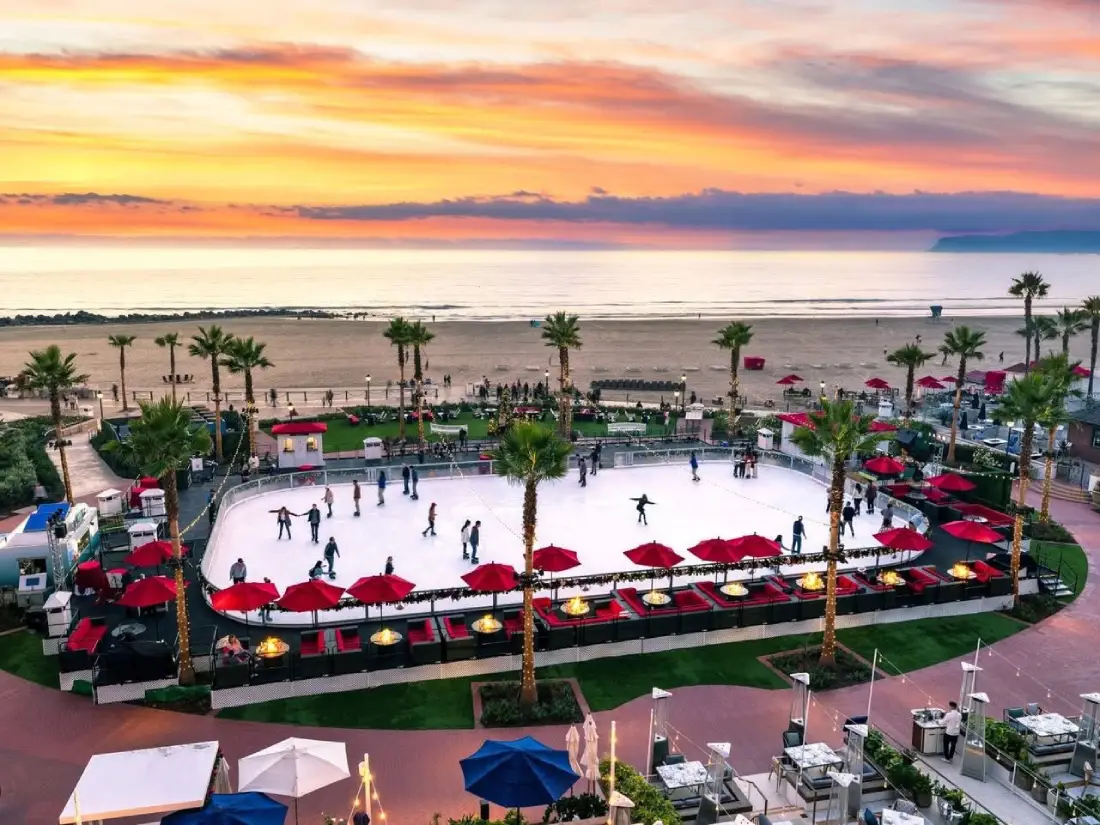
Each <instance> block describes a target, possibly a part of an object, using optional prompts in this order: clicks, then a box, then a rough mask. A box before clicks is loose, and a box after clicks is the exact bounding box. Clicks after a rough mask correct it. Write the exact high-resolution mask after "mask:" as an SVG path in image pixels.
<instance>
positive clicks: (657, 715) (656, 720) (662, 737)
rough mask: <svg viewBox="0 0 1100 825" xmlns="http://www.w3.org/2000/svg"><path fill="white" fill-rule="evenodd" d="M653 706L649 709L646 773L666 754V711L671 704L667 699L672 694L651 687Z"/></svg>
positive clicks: (651, 770) (659, 762)
mask: <svg viewBox="0 0 1100 825" xmlns="http://www.w3.org/2000/svg"><path fill="white" fill-rule="evenodd" d="M651 695H652V698H653V707H652V709H651V710H650V711H649V730H650V735H649V741H650V743H651V744H650V749H649V758H650V763H649V766H648V767H649V770H647V771H646V773H647V774H651V773H653V768H654V766H656V765H660V764H661V763H662V762H664V761H665V757H666V756H668V711H669V706H670V705H671V704H672V703H671V702H669V699H671V698H672V694H671V693H669V692H668V691H667V690H661V689H660V688H658V687H655V688H653V692H652V694H651Z"/></svg>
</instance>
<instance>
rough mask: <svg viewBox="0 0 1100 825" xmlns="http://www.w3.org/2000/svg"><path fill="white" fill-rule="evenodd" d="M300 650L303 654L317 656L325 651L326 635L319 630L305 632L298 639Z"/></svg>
mask: <svg viewBox="0 0 1100 825" xmlns="http://www.w3.org/2000/svg"><path fill="white" fill-rule="evenodd" d="M298 652H299V653H301V655H303V656H316V655H318V654H320V653H324V652H325V639H324V636H322V635H321V634H320V633H318V632H317V631H312V632H306V633H303V634H302V635H301V636H300V637H299V639H298Z"/></svg>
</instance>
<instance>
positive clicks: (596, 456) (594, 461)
mask: <svg viewBox="0 0 1100 825" xmlns="http://www.w3.org/2000/svg"><path fill="white" fill-rule="evenodd" d="M588 463H589V464H591V465H592V477H593V478H595V477H596V471H597V470H598V469H600V450H599V447H593V448H592V454H591V455H590V456H589V461H588Z"/></svg>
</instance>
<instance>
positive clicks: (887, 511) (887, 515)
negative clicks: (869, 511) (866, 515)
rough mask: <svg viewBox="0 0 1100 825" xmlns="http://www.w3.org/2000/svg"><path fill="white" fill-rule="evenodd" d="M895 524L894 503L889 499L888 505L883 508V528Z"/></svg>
mask: <svg viewBox="0 0 1100 825" xmlns="http://www.w3.org/2000/svg"><path fill="white" fill-rule="evenodd" d="M893 526H894V505H893V502H890V501H887V502H886V506H885V507H883V508H882V529H883V530H889V529H890V528H891V527H893Z"/></svg>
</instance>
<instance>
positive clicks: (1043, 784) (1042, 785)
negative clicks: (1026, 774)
mask: <svg viewBox="0 0 1100 825" xmlns="http://www.w3.org/2000/svg"><path fill="white" fill-rule="evenodd" d="M1049 793H1050V780H1049V779H1047V778H1046V777H1045V776H1044V775H1043V774H1041V773H1040V774H1036V775H1035V782H1034V783H1033V784H1032V786H1031V798H1032V799H1034V800H1035V801H1036V802H1038V803H1039V804H1040V805H1046V804H1047V796H1048V794H1049Z"/></svg>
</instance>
